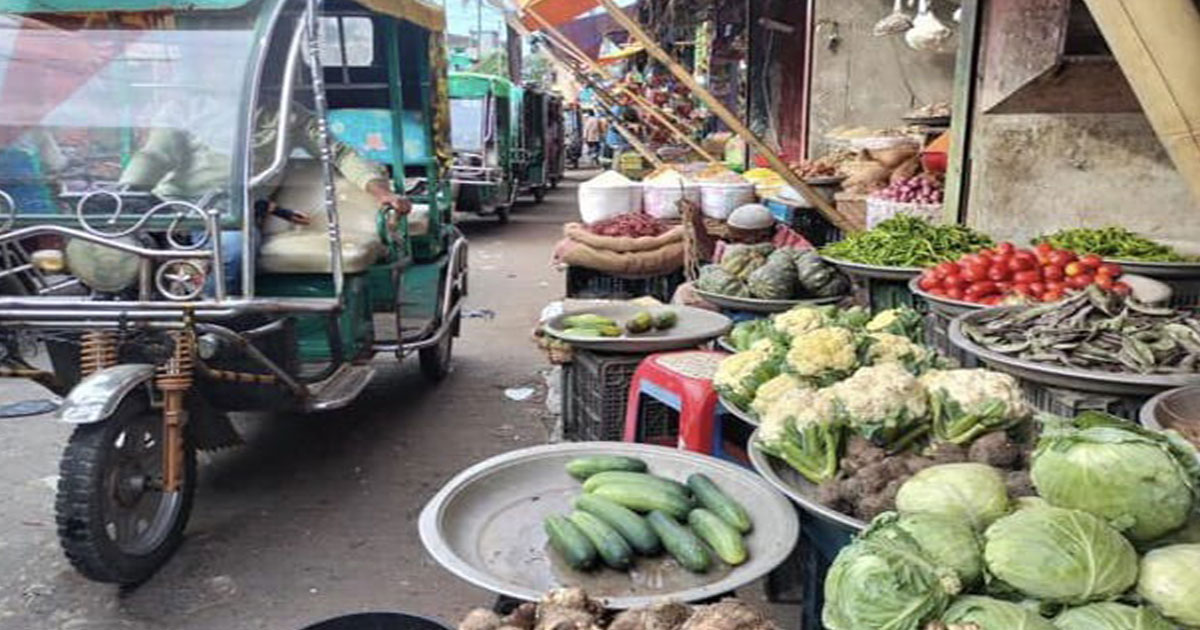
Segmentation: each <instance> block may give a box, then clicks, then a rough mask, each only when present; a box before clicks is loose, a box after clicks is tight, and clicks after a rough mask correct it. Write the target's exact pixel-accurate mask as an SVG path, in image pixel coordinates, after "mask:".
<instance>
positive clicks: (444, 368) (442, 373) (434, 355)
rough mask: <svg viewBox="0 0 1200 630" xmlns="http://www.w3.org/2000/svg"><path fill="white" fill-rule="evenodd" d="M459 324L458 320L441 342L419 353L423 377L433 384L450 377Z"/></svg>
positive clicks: (418, 357)
mask: <svg viewBox="0 0 1200 630" xmlns="http://www.w3.org/2000/svg"><path fill="white" fill-rule="evenodd" d="M457 324H458V321H457V320H456V321H455V322H454V325H452V326H450V329H449V330H447V331H446V336H444V337H442V340H441V341H439V342H437V343H436V344H434V345H432V346H429V347H428V348H423V349H421V350H418V351H417V359H418V360H420V362H421V375H422V376H424V377H425V379H426V380H428V381H429V382H431V383H438V382H440V381H442V380H444V379H445V378H446V377H447V376H449V375H450V359H451V355H453V354H454V330H455V329H456V328H457Z"/></svg>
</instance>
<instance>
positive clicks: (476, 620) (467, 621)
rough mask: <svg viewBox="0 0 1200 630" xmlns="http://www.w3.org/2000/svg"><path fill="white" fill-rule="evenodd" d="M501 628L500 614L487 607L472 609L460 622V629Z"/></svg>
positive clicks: (493, 629)
mask: <svg viewBox="0 0 1200 630" xmlns="http://www.w3.org/2000/svg"><path fill="white" fill-rule="evenodd" d="M499 628H500V615H497V614H496V613H494V612H492V611H490V610H488V609H486V608H476V609H475V610H472V611H471V612H469V613H467V616H466V617H463V620H462V621H461V622H459V624H458V630H498V629H499Z"/></svg>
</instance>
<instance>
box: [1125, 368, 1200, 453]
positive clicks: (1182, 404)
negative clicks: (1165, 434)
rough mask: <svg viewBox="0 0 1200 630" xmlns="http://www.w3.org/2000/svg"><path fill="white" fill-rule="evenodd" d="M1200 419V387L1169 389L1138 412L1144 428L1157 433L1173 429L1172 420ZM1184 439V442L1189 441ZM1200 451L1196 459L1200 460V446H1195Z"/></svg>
mask: <svg viewBox="0 0 1200 630" xmlns="http://www.w3.org/2000/svg"><path fill="white" fill-rule="evenodd" d="M1197 417H1200V385H1190V386H1188V387H1180V388H1177V389H1168V390H1167V391H1165V392H1162V393H1160V394H1157V395H1155V396H1154V397H1153V398H1151V399H1150V400H1147V401H1146V404H1144V405H1142V408H1141V410H1139V411H1138V421H1139V422H1140V423H1141V425H1142V426H1144V427H1146V428H1148V429H1154V430H1155V431H1163V430H1166V429H1168V428H1171V427H1170V425H1171V424H1173V423H1172V422H1171V420H1173V419H1175V420H1177V419H1182V418H1186V419H1189V420H1191V419H1195V418H1197ZM1187 439H1188V438H1187V437H1184V440H1187ZM1194 446H1195V447H1196V448H1197V449H1198V450H1197V452H1196V458H1197V459H1200V444H1194Z"/></svg>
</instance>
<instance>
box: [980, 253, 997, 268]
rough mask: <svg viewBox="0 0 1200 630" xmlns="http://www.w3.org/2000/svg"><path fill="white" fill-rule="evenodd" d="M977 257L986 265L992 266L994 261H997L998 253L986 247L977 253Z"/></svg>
mask: <svg viewBox="0 0 1200 630" xmlns="http://www.w3.org/2000/svg"><path fill="white" fill-rule="evenodd" d="M975 258H976V260H978V261H979V264H981V265H983V266H984V267H991V266H992V263H994V262H996V255H995V254H993V253H991V252H990V251H988V250H986V249H985V250H983V251H981V252H979V253H978V254H975Z"/></svg>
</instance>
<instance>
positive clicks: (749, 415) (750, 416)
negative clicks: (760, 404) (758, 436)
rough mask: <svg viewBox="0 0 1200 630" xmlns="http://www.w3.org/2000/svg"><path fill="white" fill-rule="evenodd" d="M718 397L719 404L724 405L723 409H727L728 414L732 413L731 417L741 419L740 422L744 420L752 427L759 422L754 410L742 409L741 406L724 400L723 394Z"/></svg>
mask: <svg viewBox="0 0 1200 630" xmlns="http://www.w3.org/2000/svg"><path fill="white" fill-rule="evenodd" d="M718 398H719V399H720V400H721V405H722V406H723V407H725V411H728V412H729V413H730V414H732V415H733V417H735V418H737V419H738V420H741V421H742V422H745V423H746V424H748V425H750V426H752V427H757V426H758V424H759V420H758V416H757V415H755V414H754V412H752V411H748V410H746V409H742V408H741V407H738V406H737V405H735V404H733V403H732V402H730V401H728V400H726V399H725V397H724V396H718Z"/></svg>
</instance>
